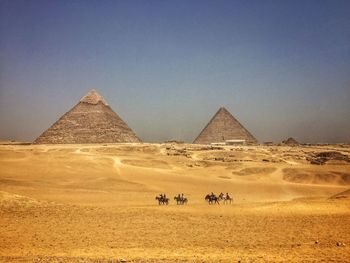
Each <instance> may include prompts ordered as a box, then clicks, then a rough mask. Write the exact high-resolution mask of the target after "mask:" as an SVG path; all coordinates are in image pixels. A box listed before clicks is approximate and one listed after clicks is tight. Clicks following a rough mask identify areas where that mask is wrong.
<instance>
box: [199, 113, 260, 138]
mask: <svg viewBox="0 0 350 263" xmlns="http://www.w3.org/2000/svg"><path fill="white" fill-rule="evenodd" d="M226 140H245V141H246V143H257V140H256V139H255V138H254V136H253V135H252V134H251V133H250V132H249V131H248V130H247V129H246V128H244V127H243V125H242V124H240V123H239V121H238V120H237V119H235V117H233V116H232V114H231V113H230V112H228V110H226V109H225V108H224V107H221V108H220V109H219V110H218V111H217V112H216V114H215V115H214V117H213V118H212V119H211V120H210V121H209V123H208V124H207V126H205V128H204V129H203V130H202V132H201V133H200V134H199V135H198V137H197V138H196V139H195V140H194V142H193V143H197V144H210V143H220V142H225V141H226Z"/></svg>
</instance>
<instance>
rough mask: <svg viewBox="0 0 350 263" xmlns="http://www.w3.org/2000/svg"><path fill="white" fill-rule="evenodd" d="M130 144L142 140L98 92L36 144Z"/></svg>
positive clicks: (62, 118) (44, 134) (66, 116)
mask: <svg viewBox="0 0 350 263" xmlns="http://www.w3.org/2000/svg"><path fill="white" fill-rule="evenodd" d="M129 142H131V143H134V142H141V141H140V139H139V138H138V137H137V136H136V135H135V133H134V132H133V131H132V130H131V129H130V128H129V127H128V125H127V124H126V123H125V122H124V121H123V120H122V119H121V118H120V117H119V116H118V115H117V114H116V113H115V112H114V111H113V110H112V109H111V107H110V106H109V105H108V104H107V102H106V101H105V100H104V99H103V97H102V96H101V95H99V94H98V93H97V92H96V91H95V90H92V91H90V92H89V93H88V94H87V95H85V96H84V97H83V98H82V99H81V100H80V101H79V103H78V104H77V105H75V106H74V107H73V108H72V109H71V110H70V111H68V112H67V113H66V114H64V115H63V116H62V117H61V118H60V119H59V120H58V121H57V122H55V123H54V124H53V125H52V126H51V127H50V128H49V129H48V130H46V131H45V132H44V133H43V134H42V135H40V136H39V137H38V138H37V139H36V140H35V141H34V143H35V144H84V143H129Z"/></svg>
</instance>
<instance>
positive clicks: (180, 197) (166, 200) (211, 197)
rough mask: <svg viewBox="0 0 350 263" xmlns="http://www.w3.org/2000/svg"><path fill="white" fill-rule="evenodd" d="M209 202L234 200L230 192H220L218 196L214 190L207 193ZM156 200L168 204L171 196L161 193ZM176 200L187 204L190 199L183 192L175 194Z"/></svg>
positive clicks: (177, 202)
mask: <svg viewBox="0 0 350 263" xmlns="http://www.w3.org/2000/svg"><path fill="white" fill-rule="evenodd" d="M204 199H205V200H206V201H207V202H208V203H209V204H220V201H221V200H223V201H224V203H225V204H226V203H227V202H229V203H230V204H231V203H232V201H233V198H232V197H230V195H229V194H228V193H226V195H225V194H224V193H222V192H221V193H220V194H219V195H218V196H216V195H215V194H214V193H213V192H211V194H207V195H206V196H205V198H204ZM156 200H157V201H158V204H159V205H168V204H169V198H168V197H167V196H166V194H160V195H159V196H156ZM174 200H176V204H177V205H184V204H187V201H188V199H187V198H186V197H185V196H184V194H183V193H182V194H181V195H180V194H178V195H176V196H174Z"/></svg>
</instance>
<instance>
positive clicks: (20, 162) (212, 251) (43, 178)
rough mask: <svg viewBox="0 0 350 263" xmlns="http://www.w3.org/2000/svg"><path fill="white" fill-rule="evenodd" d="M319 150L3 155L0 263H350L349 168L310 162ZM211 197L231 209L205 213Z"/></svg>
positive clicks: (141, 147) (114, 149)
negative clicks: (180, 202)
mask: <svg viewBox="0 0 350 263" xmlns="http://www.w3.org/2000/svg"><path fill="white" fill-rule="evenodd" d="M332 150H333V151H334V150H338V148H337V147H336V146H332ZM322 151H325V148H322V147H318V148H312V147H304V148H302V147H293V148H291V147H287V146H286V147H275V146H271V147H266V146H251V147H248V146H247V147H223V148H222V149H219V148H214V149H212V148H210V147H204V146H200V145H197V146H196V145H186V144H179V145H177V144H120V145H113V144H103V145H98V144H94V145H47V146H45V145H34V146H33V145H1V146H0V167H1V169H0V213H1V218H0V231H1V233H2V235H1V236H0V261H35V260H39V259H40V260H44V261H55V260H57V261H65V262H79V261H97V260H100V261H108V260H112V259H114V260H115V259H118V258H121V257H123V258H126V259H128V260H131V261H132V262H160V261H165V262H187V261H188V262H214V261H220V262H235V261H238V260H242V262H245V261H257V262H260V261H270V262H271V261H274V262H278V261H298V262H299V261H302V260H306V261H314V260H325V261H330V260H335V261H339V262H346V261H347V260H348V257H347V256H348V255H349V254H350V250H349V247H350V246H344V247H337V246H336V243H337V242H338V241H339V242H342V243H345V244H350V233H349V231H346V230H345V229H347V226H348V225H349V223H350V209H349V204H350V203H349V200H350V199H349V198H336V196H347V195H348V188H349V167H350V165H346V164H339V165H337V164H334V163H333V164H332V163H331V162H327V164H326V165H322V166H320V165H312V164H310V162H309V161H308V157H309V156H311V155H313V154H315V153H317V152H322ZM339 151H342V153H343V154H346V151H345V150H344V149H343V148H341V149H340V148H339ZM328 163H329V164H328ZM212 191H213V192H215V193H219V192H224V193H226V192H229V193H230V194H231V195H232V196H233V198H234V203H233V204H232V205H224V204H221V205H220V206H218V205H216V206H210V205H208V204H207V203H206V202H205V201H204V196H205V194H207V193H209V192H212ZM159 193H166V194H167V195H168V196H169V197H170V201H171V203H170V205H169V206H166V207H163V206H158V205H157V203H156V202H155V196H156V195H158V194H159ZM177 193H184V194H185V195H186V196H187V197H188V199H189V203H188V205H186V206H177V205H176V204H175V202H174V200H173V197H174V196H175V195H176V194H177ZM329 197H334V198H330V199H329ZM315 222H317V223H315ZM315 240H319V241H320V242H319V243H318V244H315Z"/></svg>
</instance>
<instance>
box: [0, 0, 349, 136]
mask: <svg viewBox="0 0 350 263" xmlns="http://www.w3.org/2000/svg"><path fill="white" fill-rule="evenodd" d="M349 14H350V1H348V0H345V1H339V0H330V1H325V0H317V1H311V0H303V1H296V0H293V1H278V0H275V1H265V0H264V1H260V0H258V1H251V0H242V1H188V0H185V1H164V0H161V1H105V0H102V1H101V0H99V1H91V0H87V1H64V0H60V1H47V0H45V1H40V0H30V1H28V0H25V1H18V0H8V1H4V0H0V138H1V139H16V140H33V139H34V138H35V137H37V136H38V135H40V134H41V133H42V132H43V131H44V130H45V129H47V128H48V127H49V126H50V125H51V124H53V122H55V121H56V120H57V119H58V118H59V117H60V116H61V115H62V114H64V113H65V112H66V111H68V110H69V109H70V108H71V107H73V106H74V105H75V104H76V103H77V101H78V100H79V99H80V97H82V96H83V95H84V94H85V93H86V92H87V91H88V90H90V89H91V88H96V89H97V90H98V91H99V92H100V93H101V94H102V95H103V96H104V97H105V98H106V100H107V101H108V102H109V104H110V105H111V107H112V108H113V109H114V110H115V111H116V112H117V113H118V114H119V115H120V116H121V117H122V118H123V119H124V120H125V121H126V122H127V123H128V124H129V126H130V127H131V128H132V129H133V130H134V131H135V132H136V134H137V135H138V136H139V137H140V138H141V139H143V140H145V141H164V140H167V139H178V140H185V141H188V142H191V141H192V140H193V139H194V138H195V137H196V136H197V135H198V133H199V132H200V131H201V130H202V128H203V127H204V126H205V124H206V123H207V122H208V121H209V119H210V118H211V117H212V115H213V114H214V113H215V112H216V111H217V110H218V108H219V107H220V106H225V107H226V108H227V109H228V110H229V111H230V112H231V113H232V114H233V115H234V116H235V117H237V118H238V119H239V120H240V121H241V123H242V124H244V125H245V126H246V128H247V129H249V130H250V131H251V132H252V133H253V134H254V135H255V136H256V137H257V138H258V140H259V141H261V142H262V141H275V142H278V141H280V140H282V139H284V138H287V137H290V136H292V137H295V138H296V139H297V140H300V141H301V142H349V141H350V103H349V102H350V15H349Z"/></svg>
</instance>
